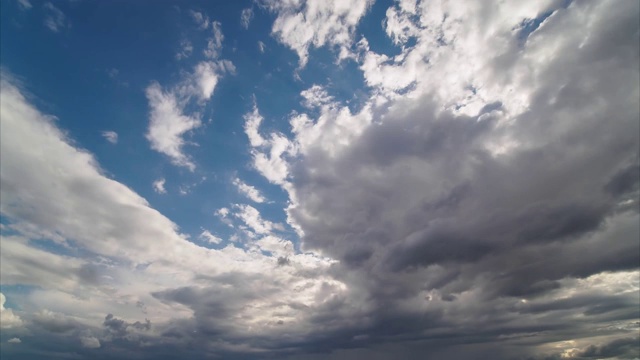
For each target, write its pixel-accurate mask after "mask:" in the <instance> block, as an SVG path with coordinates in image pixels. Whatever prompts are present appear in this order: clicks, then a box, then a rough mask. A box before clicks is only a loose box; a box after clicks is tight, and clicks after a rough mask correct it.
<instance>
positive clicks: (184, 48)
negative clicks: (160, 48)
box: [176, 39, 193, 60]
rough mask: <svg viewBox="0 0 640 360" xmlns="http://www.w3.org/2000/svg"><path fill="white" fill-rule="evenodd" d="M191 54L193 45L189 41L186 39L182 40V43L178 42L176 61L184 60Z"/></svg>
mask: <svg viewBox="0 0 640 360" xmlns="http://www.w3.org/2000/svg"><path fill="white" fill-rule="evenodd" d="M192 53H193V45H192V44H191V41H189V40H188V39H183V40H182V41H180V51H178V53H176V59H178V60H182V59H186V58H188V57H189V56H191V54H192Z"/></svg>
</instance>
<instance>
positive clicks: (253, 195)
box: [233, 178, 267, 203]
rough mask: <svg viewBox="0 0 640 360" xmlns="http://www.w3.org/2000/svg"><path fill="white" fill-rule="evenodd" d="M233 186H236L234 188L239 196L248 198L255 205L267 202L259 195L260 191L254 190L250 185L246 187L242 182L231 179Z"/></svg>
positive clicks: (237, 179)
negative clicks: (255, 203)
mask: <svg viewBox="0 0 640 360" xmlns="http://www.w3.org/2000/svg"><path fill="white" fill-rule="evenodd" d="M233 185H235V186H236V188H237V189H238V191H239V192H240V193H241V194H243V195H244V196H246V197H248V198H249V199H251V200H252V201H255V202H257V203H263V202H265V201H266V200H267V199H265V197H264V196H262V194H261V193H260V190H258V189H256V188H255V187H253V186H251V185H247V184H246V183H245V182H244V181H242V180H240V179H239V178H234V179H233Z"/></svg>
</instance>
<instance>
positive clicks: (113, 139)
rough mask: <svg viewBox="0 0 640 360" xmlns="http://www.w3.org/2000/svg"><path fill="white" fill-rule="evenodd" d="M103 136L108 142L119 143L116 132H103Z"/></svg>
mask: <svg viewBox="0 0 640 360" xmlns="http://www.w3.org/2000/svg"><path fill="white" fill-rule="evenodd" d="M102 136H103V137H104V138H105V139H107V141H108V142H110V143H112V144H117V143H118V133H117V132H115V131H110V130H109V131H103V132H102Z"/></svg>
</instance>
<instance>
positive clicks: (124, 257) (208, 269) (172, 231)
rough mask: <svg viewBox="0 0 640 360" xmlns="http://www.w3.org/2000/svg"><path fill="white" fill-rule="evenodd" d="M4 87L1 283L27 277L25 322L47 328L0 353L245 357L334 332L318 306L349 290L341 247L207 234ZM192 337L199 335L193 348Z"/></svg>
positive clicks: (246, 213) (250, 215) (251, 215)
mask: <svg viewBox="0 0 640 360" xmlns="http://www.w3.org/2000/svg"><path fill="white" fill-rule="evenodd" d="M2 95H3V96H2V97H1V98H0V110H1V114H0V115H1V117H2V126H3V131H2V132H0V137H1V139H0V140H1V141H0V146H1V151H0V162H1V163H2V177H1V178H0V180H1V184H0V185H1V186H0V191H1V197H2V199H3V201H2V203H0V211H1V212H2V215H3V218H4V219H6V220H5V221H6V224H7V225H3V238H2V241H0V244H1V245H2V251H0V254H1V255H2V260H1V261H0V265H1V266H2V269H1V271H2V284H3V286H4V285H12V284H13V285H17V284H19V285H21V286H25V288H26V289H28V290H27V292H26V293H25V294H21V295H20V303H21V304H22V307H23V308H24V309H27V310H26V311H24V312H22V311H21V313H20V319H21V320H20V321H21V324H22V325H23V326H25V327H26V330H25V331H28V333H29V334H31V336H32V338H33V339H36V341H35V342H34V345H33V346H30V347H29V348H28V349H22V350H20V349H18V347H15V349H8V348H7V349H5V348H4V347H3V356H4V355H5V351H11V354H20V355H21V356H26V355H25V354H31V353H30V352H31V351H40V352H41V353H45V354H47V356H52V357H60V356H62V355H61V353H62V352H64V351H72V352H73V351H75V352H81V351H83V350H82V348H83V347H86V346H89V347H95V346H97V345H98V342H99V343H100V345H101V346H100V347H101V351H104V352H105V356H106V357H112V355H114V354H120V355H121V356H123V357H125V358H127V357H131V356H132V354H135V352H137V351H139V349H140V346H144V348H145V353H147V354H150V356H154V357H156V358H157V357H159V356H160V355H162V356H166V354H168V353H170V354H185V352H184V351H187V352H189V351H194V352H195V353H201V352H202V351H204V349H205V347H206V348H209V349H212V353H215V354H218V355H219V356H224V355H229V354H233V355H237V356H241V357H247V356H250V355H251V354H255V353H256V352H264V351H270V350H268V347H267V346H266V345H265V344H268V343H271V342H274V341H275V342H280V341H281V340H278V339H283V338H285V337H286V334H287V333H288V331H293V332H294V333H299V334H310V333H311V332H316V331H317V332H320V333H324V332H325V331H326V330H322V329H315V328H316V327H315V325H314V323H315V320H314V319H316V318H317V317H318V316H324V315H323V314H325V313H327V314H328V313H329V311H330V310H331V309H333V310H335V307H334V306H332V307H331V309H329V308H327V305H323V304H322V303H321V302H320V303H316V300H315V299H316V298H317V299H320V300H323V299H324V300H330V299H331V297H332V296H334V295H335V296H342V295H339V294H344V292H345V288H344V286H343V285H342V283H341V282H340V281H338V280H335V279H332V278H331V277H330V276H328V275H327V271H328V268H329V266H331V264H332V262H331V260H330V259H326V258H323V257H319V256H316V255H313V254H293V253H292V252H291V249H292V245H291V244H290V243H289V242H287V241H285V240H279V239H276V238H264V236H263V238H264V239H257V240H259V241H260V242H259V244H247V248H241V247H236V246H234V245H227V246H225V247H224V248H222V249H208V248H206V247H201V246H198V245H196V244H194V243H193V242H190V241H188V240H187V237H186V236H185V235H182V234H180V233H179V232H178V228H177V226H176V225H175V224H174V223H173V222H171V221H170V220H169V219H167V218H166V217H164V216H163V215H162V214H160V213H159V212H158V211H156V210H154V209H152V208H150V207H149V205H148V203H147V202H146V201H145V200H144V199H142V198H141V197H140V196H139V195H137V194H136V193H134V192H133V191H132V190H131V189H129V188H127V187H125V186H124V185H122V184H120V183H118V182H116V181H114V180H112V179H109V178H107V177H105V176H104V175H103V174H102V172H101V170H100V168H99V166H98V164H97V162H96V161H95V159H94V158H93V156H92V155H91V154H89V153H87V152H86V151H84V150H81V149H78V148H75V147H74V146H72V145H70V140H69V139H68V138H67V137H66V136H65V135H64V132H63V131H61V130H60V129H58V128H57V127H56V126H55V123H54V122H53V121H52V117H50V116H46V115H44V114H42V113H41V112H40V111H38V110H37V109H36V108H35V107H34V106H33V105H32V104H31V103H29V102H28V101H27V100H26V98H25V97H24V96H23V95H22V91H21V90H20V89H19V88H17V87H16V86H15V85H14V84H13V83H12V82H11V77H10V76H8V75H6V74H3V76H2ZM8 134H10V135H8ZM43 164H46V165H43ZM44 183H46V185H43V184H44ZM52 184H53V185H52ZM18 185H19V186H18ZM236 209H237V210H239V212H238V213H237V214H236V216H238V218H239V219H240V220H241V221H243V222H244V221H246V222H247V226H249V225H250V226H253V227H254V230H255V231H260V232H266V231H268V230H269V231H270V230H271V229H274V228H277V227H278V225H276V224H274V223H272V222H269V221H267V220H264V219H262V218H261V216H260V214H259V213H257V210H256V209H253V208H251V207H247V206H246V205H245V206H238V207H237V208H236ZM236 209H234V211H235V210H236ZM219 213H220V214H221V215H222V216H228V215H230V212H229V211H228V210H227V211H224V210H221V211H219ZM5 232H7V233H6V235H5ZM265 235H266V236H268V235H269V234H266V233H265ZM241 246H242V245H241ZM261 249H268V250H264V251H263V250H261ZM275 254H280V256H284V255H286V256H287V258H288V265H287V266H279V265H278V258H279V257H278V256H276V255H275ZM280 262H281V263H282V261H280ZM223 289H226V290H224V291H222V290H223ZM3 299H4V295H3ZM283 299H286V301H283ZM7 314H13V315H15V313H13V310H12V309H8V308H4V309H3V310H2V325H3V327H5V326H7V320H6V319H9V318H10V319H13V320H15V319H16V318H15V316H17V315H15V316H11V317H8V316H5V315H7ZM332 316H333V315H332ZM144 318H146V319H148V320H144V321H143V320H141V319H144ZM18 324H19V323H18V322H17V321H12V325H18ZM152 324H153V326H152ZM284 324H287V327H286V328H285V327H283V325H284ZM16 329H17V328H13V327H12V328H11V331H18V330H16ZM221 330H224V331H221ZM4 332H5V329H4V328H3V334H4ZM213 333H216V334H218V335H217V336H216V337H214V338H212V337H211V336H210V335H211V334H213ZM7 334H9V335H11V334H10V333H7ZM305 336H306V335H305ZM303 338H304V337H302V338H297V339H292V340H286V341H295V342H298V341H300V340H303ZM83 339H84V340H83ZM94 339H95V340H94ZM186 343H197V344H202V345H198V346H197V347H196V348H194V349H193V350H186V349H187V348H186V347H185V344H186ZM234 343H235V344H237V343H242V344H246V345H244V346H242V347H237V346H235V345H232V344H234ZM107 344H108V345H107ZM61 349H64V351H61ZM238 354H239V355H238ZM120 355H119V356H120ZM114 356H115V355H114Z"/></svg>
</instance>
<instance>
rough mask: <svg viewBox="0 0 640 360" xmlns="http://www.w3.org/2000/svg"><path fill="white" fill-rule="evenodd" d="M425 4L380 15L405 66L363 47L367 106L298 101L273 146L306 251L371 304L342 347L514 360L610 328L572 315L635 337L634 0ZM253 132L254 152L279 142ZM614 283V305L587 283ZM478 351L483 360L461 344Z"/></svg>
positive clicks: (319, 92)
mask: <svg viewBox="0 0 640 360" xmlns="http://www.w3.org/2000/svg"><path fill="white" fill-rule="evenodd" d="M415 4H416V5H415V6H414V5H413V4H412V3H411V2H398V3H397V4H396V5H394V6H392V8H391V9H389V10H388V11H387V13H386V16H387V19H386V21H385V27H386V31H387V34H388V36H389V37H390V39H391V40H392V41H393V42H395V43H396V44H398V45H399V46H401V49H399V50H400V51H401V54H400V55H399V56H396V57H393V58H391V57H389V56H387V55H385V54H381V53H376V52H375V51H374V50H372V49H371V48H369V46H368V45H367V42H366V40H364V41H361V42H360V43H359V49H360V50H359V51H360V53H359V54H358V56H357V61H358V63H359V65H360V68H361V70H362V71H363V74H364V79H365V81H366V82H367V84H368V85H369V86H371V88H372V91H371V96H370V97H369V98H368V99H366V100H365V101H363V105H362V106H361V107H358V108H356V109H355V110H352V109H351V108H348V107H347V106H344V105H342V104H340V103H338V102H337V101H336V100H335V99H332V98H331V95H330V94H329V93H328V91H326V89H324V88H322V87H321V86H314V87H312V88H310V89H308V90H305V91H304V92H303V93H302V94H301V96H302V98H303V104H304V105H305V106H306V107H307V108H308V109H309V113H292V115H290V124H291V127H292V136H291V137H288V138H286V139H285V140H283V141H282V142H283V143H287V144H288V145H287V147H288V148H290V149H296V151H290V152H287V153H286V156H278V158H279V159H281V160H282V161H284V164H283V166H282V168H283V169H287V171H286V172H285V171H283V174H285V175H282V176H280V177H277V179H278V181H279V184H280V185H281V186H282V188H283V190H285V191H287V193H288V194H289V199H290V201H291V205H290V206H289V208H288V215H289V223H290V225H292V226H293V227H294V228H297V229H299V233H300V234H301V242H302V243H301V245H302V250H303V251H313V252H316V253H320V254H322V255H324V256H327V257H330V258H333V259H336V260H338V261H339V265H336V266H335V269H334V270H335V273H336V274H339V275H337V276H338V278H340V279H348V280H346V284H347V288H348V289H349V294H350V295H353V294H368V295H367V299H369V301H368V302H364V303H365V304H366V305H367V306H368V309H369V310H370V311H371V312H367V314H368V315H366V316H370V317H371V322H370V323H369V325H367V326H364V327H363V328H362V331H361V332H360V333H356V332H355V331H354V332H353V333H351V334H353V336H360V335H362V334H364V335H366V336H365V337H358V339H359V341H363V343H364V344H366V345H361V346H363V347H373V349H378V350H380V351H379V352H383V351H384V350H385V349H386V347H392V346H393V345H391V343H393V342H395V341H399V342H403V340H400V339H405V340H411V341H414V340H417V341H418V339H421V340H419V341H418V343H420V341H424V343H423V345H422V348H423V349H426V348H428V347H431V350H429V351H430V354H432V356H431V357H434V358H483V357H485V358H486V354H489V353H491V352H492V351H496V350H500V351H499V354H498V355H496V356H494V358H501V359H503V358H504V359H510V358H517V356H519V354H531V356H532V357H533V356H534V354H538V355H539V354H541V353H542V352H544V351H546V350H548V347H550V346H552V345H551V344H554V343H557V342H559V341H562V340H567V339H578V338H586V337H594V336H597V335H599V334H600V333H599V332H594V331H593V327H585V326H583V324H581V323H579V322H575V321H574V320H571V319H575V318H574V316H578V317H579V316H587V317H588V318H589V322H590V324H594V323H597V324H599V325H596V327H598V328H608V329H613V328H615V326H617V325H615V324H622V323H624V324H625V325H624V327H626V328H634V329H637V324H636V325H633V323H634V321H635V320H634V319H636V318H637V316H638V312H637V309H635V307H637V305H638V300H637V298H635V299H632V298H631V297H630V295H629V294H631V293H633V292H634V291H636V290H635V289H637V288H638V286H639V285H638V282H637V274H638V252H637V237H638V236H639V235H640V229H639V227H638V224H637V223H638V221H639V220H640V217H639V214H638V207H637V206H638V200H637V196H638V184H639V183H640V179H639V176H638V151H637V149H638V145H639V143H640V141H639V136H638V134H639V133H640V132H639V130H640V129H639V127H638V123H637V121H636V120H637V118H638V109H637V101H635V100H634V99H635V97H637V96H638V95H640V91H639V89H638V80H639V79H640V77H639V73H638V71H637V69H636V67H635V64H636V63H637V61H638V51H637V45H636V42H637V36H636V35H631V34H637V31H638V24H637V10H638V9H637V4H633V5H631V4H628V6H629V7H628V8H620V9H615V10H613V9H608V8H606V7H605V6H604V5H596V4H591V5H588V4H585V3H581V4H578V3H575V2H574V3H571V4H570V5H569V6H568V7H566V8H565V7H563V5H562V4H561V3H557V2H541V3H536V4H531V5H530V6H521V4H519V3H518V4H516V3H503V4H501V5H496V6H492V7H489V8H483V9H485V10H486V11H487V12H486V13H485V14H484V15H483V16H482V17H478V16H477V14H478V12H479V11H481V10H480V9H479V8H474V6H475V5H472V4H468V6H454V5H452V4H448V3H439V2H416V3H415ZM283 6H284V5H283ZM544 14H547V15H544ZM548 14H551V15H548ZM631 14H635V15H631ZM292 16H294V15H292ZM527 19H529V20H527ZM530 19H540V20H539V21H540V22H541V25H540V26H539V27H538V28H537V29H535V31H532V32H531V33H529V34H527V39H526V42H525V44H524V45H523V43H522V36H523V35H522V33H521V32H520V31H521V30H518V29H519V28H520V27H521V26H522V24H523V23H526V22H527V21H530ZM587 19H589V20H588V24H589V25H586V24H587ZM605 34H620V35H619V36H617V37H616V39H617V40H616V41H615V45H613V42H612V41H611V40H607V39H609V38H608V36H612V35H605ZM623 34H624V35H623ZM634 36H635V37H634ZM410 39H413V41H409V40H410ZM576 44H582V45H581V47H577V46H578V45H576ZM532 69H535V71H534V70H532ZM587 74H588V75H587ZM625 74H626V75H625ZM595 99H599V100H597V101H596V100H595ZM253 113H257V111H255V110H254V112H253ZM253 113H250V114H249V115H253ZM247 119H255V117H253V116H247V118H246V119H245V120H246V122H245V132H246V133H247V135H248V137H249V140H250V143H251V146H252V148H253V151H255V152H257V151H259V149H260V148H261V147H264V146H267V145H268V144H269V140H268V139H270V137H269V134H265V133H260V132H259V131H258V130H259V125H260V122H259V121H251V122H250V121H248V120H247ZM602 119H608V120H607V121H606V122H603V121H602ZM634 119H635V120H634ZM603 133H606V134H608V135H607V136H602V134H603ZM272 136H274V137H277V136H281V135H280V134H277V133H276V134H272ZM280 154H285V152H280V153H279V155H280ZM254 156H255V155H254ZM254 166H255V167H256V169H258V170H259V172H261V173H262V174H263V175H264V176H265V177H266V178H267V179H270V180H272V179H274V178H276V177H274V176H272V175H270V174H269V172H267V171H264V169H260V168H259V167H258V166H256V165H255V160H254ZM265 168H266V167H265ZM267 169H268V168H267ZM614 189H620V190H619V191H618V190H614ZM627 204H628V205H627ZM631 204H633V205H631ZM632 206H633V207H632ZM606 239H612V240H611V241H610V242H609V241H607V240H606ZM613 239H615V240H613ZM576 254H582V255H580V256H576ZM622 278H625V279H628V280H629V282H626V280H625V282H624V284H625V285H624V286H623V288H624V290H621V292H613V291H610V290H604V289H596V288H593V284H594V283H595V282H598V281H602V284H603V286H604V287H605V288H611V287H615V285H614V284H616V283H617V282H618V281H621V280H620V279H622ZM597 279H599V280H597ZM631 279H635V280H631ZM623 294H625V295H623ZM349 300H351V298H349ZM496 309H501V310H496ZM614 309H615V310H614ZM463 319H465V320H463ZM541 319H544V320H541ZM390 324H394V325H393V326H394V328H393V329H390V326H391V325H390ZM461 324H464V327H465V328H470V329H474V331H477V329H483V331H484V334H483V336H482V339H479V338H478V339H476V340H472V339H471V337H472V336H471V335H469V334H466V333H461V332H460V331H459V330H455V329H459V327H458V326H462V325H461ZM620 326H622V325H620ZM626 331H627V330H624V329H622V328H619V329H618V330H612V333H611V334H612V335H611V336H613V337H614V338H619V337H624V336H625V335H626ZM507 334H508V335H507ZM525 334H531V336H532V337H533V338H535V340H531V342H526V341H525V340H516V339H524V337H526V336H529V335H525ZM613 334H615V335H613ZM501 336H502V337H501ZM504 336H509V338H508V339H507V338H504ZM367 339H369V340H367ZM370 339H377V340H370ZM445 339H447V340H445ZM593 340H594V339H591V341H593ZM476 341H479V342H480V343H482V344H483V345H482V346H483V347H485V349H484V350H483V351H486V352H485V353H484V355H483V353H482V352H481V351H479V350H478V355H471V353H472V352H473V351H475V350H471V349H470V348H467V349H465V347H466V345H459V346H458V345H454V344H462V343H465V344H469V343H471V342H473V343H476ZM373 342H381V343H384V344H386V345H380V346H376V345H373ZM418 343H416V344H415V346H416V347H419V345H418ZM326 346H327V347H331V348H333V349H335V348H336V347H342V346H344V347H345V348H346V347H348V345H346V344H341V345H338V342H337V341H335V340H334V341H333V342H329V343H328V344H327V345H326ZM511 346H513V349H511V350H510V347H511ZM516 349H517V350H516ZM425 351H426V350H425ZM518 351H520V352H518ZM356 354H357V352H356ZM362 354H363V353H360V354H358V355H353V358H359V357H362V356H365V355H362ZM394 356H395V357H398V355H397V353H396V355H394ZM421 356H424V354H423V353H422V355H421ZM399 357H402V356H399ZM336 358H339V357H338V356H337V355H336ZM382 358H385V357H384V356H383V357H382ZM407 358H410V357H407ZM525 358H526V357H525Z"/></svg>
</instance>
